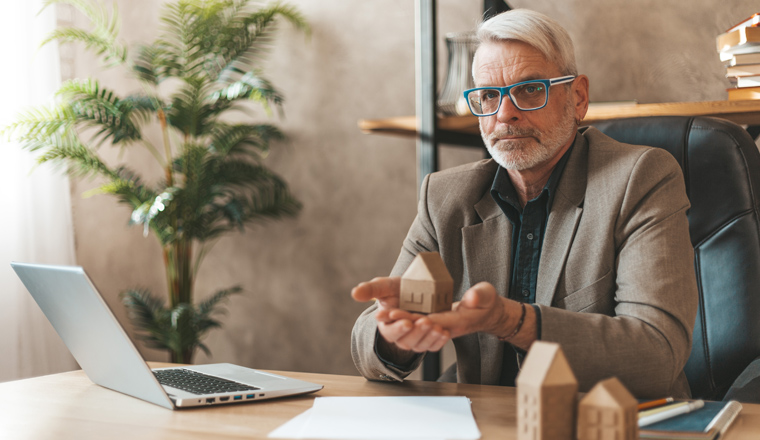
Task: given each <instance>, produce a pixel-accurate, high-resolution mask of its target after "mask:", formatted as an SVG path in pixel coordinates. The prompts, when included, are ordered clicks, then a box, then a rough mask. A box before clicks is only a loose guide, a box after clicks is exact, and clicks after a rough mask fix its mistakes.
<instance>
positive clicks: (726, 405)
mask: <svg viewBox="0 0 760 440" xmlns="http://www.w3.org/2000/svg"><path fill="white" fill-rule="evenodd" d="M741 409H742V405H741V404H740V403H739V402H736V401H733V400H732V401H729V402H710V401H705V406H704V407H702V408H701V409H698V410H696V411H692V412H690V413H687V414H681V415H679V416H676V417H673V418H670V419H667V420H663V421H661V422H658V423H653V424H651V425H648V426H646V427H644V428H641V429H640V430H639V438H646V439H682V440H686V439H693V440H704V439H706V440H713V439H716V438H718V437H719V436H721V435H722V434H723V433H724V432H725V431H726V430H727V429H728V427H729V426H730V425H731V423H732V422H733V421H734V419H735V418H736V417H737V416H738V415H739V412H741Z"/></svg>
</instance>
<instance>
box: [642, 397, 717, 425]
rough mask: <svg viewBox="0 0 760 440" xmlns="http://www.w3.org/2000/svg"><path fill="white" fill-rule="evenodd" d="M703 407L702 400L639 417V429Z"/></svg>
mask: <svg viewBox="0 0 760 440" xmlns="http://www.w3.org/2000/svg"><path fill="white" fill-rule="evenodd" d="M703 406H705V401H704V400H695V401H694V402H689V403H688V404H686V405H679V406H678V407H676V408H673V409H669V410H668V411H662V412H659V413H657V414H652V415H651V416H645V417H641V418H640V419H639V428H643V427H644V426H648V425H651V424H653V423H657V422H661V421H663V420H667V419H670V418H672V417H675V416H679V415H681V414H687V413H690V412H692V411H694V410H696V409H699V408H702V407H703Z"/></svg>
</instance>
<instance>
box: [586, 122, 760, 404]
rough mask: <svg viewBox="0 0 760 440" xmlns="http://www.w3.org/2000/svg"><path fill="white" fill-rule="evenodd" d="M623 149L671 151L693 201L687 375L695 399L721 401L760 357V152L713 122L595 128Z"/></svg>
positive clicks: (729, 127)
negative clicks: (692, 315)
mask: <svg viewBox="0 0 760 440" xmlns="http://www.w3.org/2000/svg"><path fill="white" fill-rule="evenodd" d="M594 126H596V127H597V128H598V129H599V130H601V131H602V132H604V133H605V134H607V135H608V136H610V137H612V138H613V139H615V140H618V141H620V142H625V143H628V144H639V145H649V146H653V147H658V148H663V149H665V150H668V151H669V152H670V153H671V154H672V155H673V156H675V158H676V159H677V160H678V163H679V164H680V165H681V168H682V169H683V174H684V178H685V181H686V191H687V194H688V196H689V200H690V201H691V209H690V210H689V212H688V217H689V232H690V234H691V242H692V245H693V246H694V251H695V255H694V258H695V261H694V264H695V268H696V275H697V283H698V286H699V312H698V314H697V321H696V324H695V326H694V342H693V345H692V350H691V356H690V357H689V361H688V363H687V364H686V368H685V370H686V376H687V377H688V380H689V385H690V386H691V391H692V394H693V396H694V397H695V398H704V399H712V400H720V399H721V398H722V397H723V395H724V394H725V393H726V391H727V389H728V388H729V387H730V386H731V384H732V383H733V381H734V379H736V377H737V376H738V375H739V374H740V373H741V372H742V371H743V370H744V369H745V368H746V367H747V365H749V364H750V362H752V361H753V360H754V359H755V358H757V357H758V356H760V220H759V218H758V200H759V197H760V152H758V148H757V146H756V145H755V142H754V140H753V139H752V137H750V136H749V134H748V133H747V131H746V130H744V129H743V128H742V127H740V126H738V125H736V124H734V123H732V122H729V121H725V120H722V119H716V118H709V117H680V116H654V117H647V118H631V119H618V120H612V121H605V122H600V123H596V124H594Z"/></svg>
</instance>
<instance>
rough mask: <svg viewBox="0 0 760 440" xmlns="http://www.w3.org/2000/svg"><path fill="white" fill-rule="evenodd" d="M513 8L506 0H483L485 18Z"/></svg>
mask: <svg viewBox="0 0 760 440" xmlns="http://www.w3.org/2000/svg"><path fill="white" fill-rule="evenodd" d="M511 10H512V8H511V7H510V6H509V5H508V4H507V2H505V1H504V0H483V20H488V19H489V18H491V17H493V16H494V15H498V14H501V13H502V12H506V11H511Z"/></svg>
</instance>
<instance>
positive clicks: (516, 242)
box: [491, 145, 573, 386]
mask: <svg viewBox="0 0 760 440" xmlns="http://www.w3.org/2000/svg"><path fill="white" fill-rule="evenodd" d="M572 149H573V147H572V145H571V146H570V148H569V149H568V150H567V151H566V152H565V154H564V155H563V156H562V158H561V159H560V160H559V162H557V165H556V166H555V167H554V170H553V171H552V173H551V175H550V176H549V180H548V181H547V182H546V185H544V188H543V190H542V191H541V193H540V194H539V195H538V196H537V197H536V198H534V199H532V200H530V201H528V203H526V204H525V207H524V208H523V207H522V206H521V205H520V199H519V198H518V197H517V191H516V190H515V187H514V185H513V184H512V180H510V178H509V174H507V170H505V169H504V168H502V167H499V168H498V169H497V170H496V176H495V177H494V180H493V185H492V186H491V197H493V199H494V201H495V202H496V204H497V205H499V208H501V210H502V212H504V215H506V216H507V218H508V219H509V222H510V223H512V278H511V280H510V283H509V292H508V297H509V298H510V299H513V300H515V301H519V302H524V303H528V304H534V303H535V302H536V284H537V283H538V266H539V262H540V261H541V246H542V245H543V243H544V234H545V233H546V223H547V222H548V220H549V212H550V211H551V206H552V201H553V200H554V195H555V194H556V192H557V185H558V184H559V180H560V178H561V177H562V172H563V171H564V169H565V165H566V164H567V160H568V158H569V157H570V152H571V151H572ZM534 309H535V311H536V319H537V321H538V338H539V339H541V312H540V310H539V308H538V307H536V306H534ZM523 355H524V352H523V351H522V350H519V349H516V348H515V347H513V346H512V345H510V344H505V347H504V359H503V367H502V377H501V382H500V383H501V384H502V385H509V386H514V384H515V378H516V377H517V373H518V371H519V368H518V366H517V361H518V356H520V357H521V356H523Z"/></svg>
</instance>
